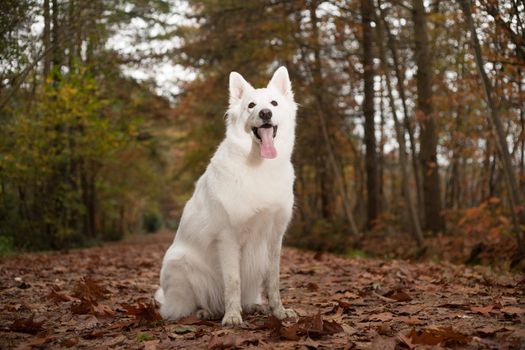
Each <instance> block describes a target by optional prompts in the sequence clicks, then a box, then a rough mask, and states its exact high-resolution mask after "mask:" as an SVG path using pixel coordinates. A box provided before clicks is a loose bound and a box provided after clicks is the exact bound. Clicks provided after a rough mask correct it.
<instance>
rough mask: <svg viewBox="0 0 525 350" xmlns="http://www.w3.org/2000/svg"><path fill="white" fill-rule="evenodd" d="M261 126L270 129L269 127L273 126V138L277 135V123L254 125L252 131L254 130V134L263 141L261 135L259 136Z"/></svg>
mask: <svg viewBox="0 0 525 350" xmlns="http://www.w3.org/2000/svg"><path fill="white" fill-rule="evenodd" d="M259 128H263V129H268V128H273V138H275V136H276V135H277V125H272V124H263V125H261V126H259V127H255V126H254V127H253V128H252V131H253V134H254V135H255V137H257V139H258V140H259V141H262V139H261V137H260V136H259Z"/></svg>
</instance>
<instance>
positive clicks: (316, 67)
mask: <svg viewBox="0 0 525 350" xmlns="http://www.w3.org/2000/svg"><path fill="white" fill-rule="evenodd" d="M317 5H318V4H317V3H316V2H315V1H312V2H311V3H310V8H309V12H310V21H311V23H312V42H313V43H314V48H313V49H314V64H313V67H312V69H311V71H312V78H313V81H314V89H315V90H314V95H315V106H316V109H317V115H318V116H319V122H320V125H321V134H322V136H323V140H324V141H325V144H326V147H327V151H328V162H329V165H330V167H331V168H332V171H333V175H334V177H335V182H336V183H335V185H336V186H337V189H338V190H339V192H340V195H341V198H342V200H343V207H344V208H343V209H344V213H345V217H346V220H347V221H348V224H349V225H350V230H351V232H352V234H354V235H357V234H359V231H358V229H357V226H356V224H355V220H354V216H353V213H352V209H351V206H350V200H349V199H348V195H347V193H346V192H345V188H344V183H343V179H342V175H341V173H340V171H339V169H340V168H339V167H338V166H337V160H336V158H335V152H334V149H333V147H332V144H331V142H330V136H329V134H328V125H327V120H326V117H325V114H324V110H325V109H324V108H323V107H324V103H325V101H324V97H323V90H324V89H323V85H324V81H323V76H322V68H321V57H320V49H319V48H320V45H319V28H318V24H317V21H318V19H317V14H316V9H317Z"/></svg>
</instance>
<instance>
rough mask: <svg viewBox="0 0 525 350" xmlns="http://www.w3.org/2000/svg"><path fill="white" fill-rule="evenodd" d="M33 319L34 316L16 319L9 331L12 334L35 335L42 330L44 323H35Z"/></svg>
mask: <svg viewBox="0 0 525 350" xmlns="http://www.w3.org/2000/svg"><path fill="white" fill-rule="evenodd" d="M34 317H35V315H31V316H29V317H28V318H18V319H16V320H14V322H13V323H12V324H11V325H10V326H9V329H10V330H11V331H13V332H20V333H29V334H36V333H38V332H40V331H42V330H43V329H44V328H43V325H44V321H35V320H34Z"/></svg>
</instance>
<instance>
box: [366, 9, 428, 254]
mask: <svg viewBox="0 0 525 350" xmlns="http://www.w3.org/2000/svg"><path fill="white" fill-rule="evenodd" d="M376 19H377V16H376ZM376 24H377V26H376V42H377V44H378V47H379V54H380V59H381V67H382V70H383V74H384V76H385V85H386V88H387V93H388V101H389V104H390V109H391V111H392V117H393V119H394V126H395V131H396V139H397V143H398V145H399V168H400V170H401V187H402V190H403V196H404V197H405V201H406V209H407V211H408V217H409V219H410V226H411V232H412V236H413V237H414V239H415V240H416V243H417V245H418V247H420V248H421V247H422V246H423V232H422V231H421V225H420V222H419V216H418V214H417V211H416V207H415V205H414V201H413V199H412V193H411V192H412V191H411V190H410V184H409V175H408V172H407V164H408V161H407V158H406V146H405V142H406V141H405V130H404V128H403V125H402V124H401V123H400V122H399V118H398V117H397V112H396V111H397V109H396V105H395V100H394V96H393V93H392V84H391V82H390V72H389V69H388V68H387V61H386V54H385V49H384V44H383V41H384V40H383V27H382V25H381V21H379V20H377V21H376Z"/></svg>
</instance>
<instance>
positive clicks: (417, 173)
mask: <svg viewBox="0 0 525 350" xmlns="http://www.w3.org/2000/svg"><path fill="white" fill-rule="evenodd" d="M379 11H380V17H381V21H382V25H383V27H384V29H385V32H386V35H387V45H388V49H389V51H390V55H391V56H392V60H393V68H394V72H395V74H396V80H397V91H398V93H399V97H400V99H401V105H402V107H403V124H404V126H405V129H406V130H407V133H408V139H409V141H410V152H411V154H412V168H413V171H414V179H415V183H416V194H417V197H416V198H417V207H418V208H422V207H423V201H424V200H423V188H422V179H421V167H420V165H419V159H418V158H419V157H418V154H417V150H416V138H415V136H414V128H413V127H412V118H410V114H409V113H408V107H407V102H406V101H407V99H406V93H405V84H404V81H405V78H404V74H402V72H401V69H400V66H401V62H400V61H399V57H398V55H397V48H396V42H395V38H394V36H393V35H392V32H391V31H390V28H389V25H388V22H387V21H386V20H385V14H384V13H383V10H382V9H381V8H379ZM423 214H424V213H423V212H422V211H419V214H418V215H419V219H420V220H423V219H424V215H423Z"/></svg>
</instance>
